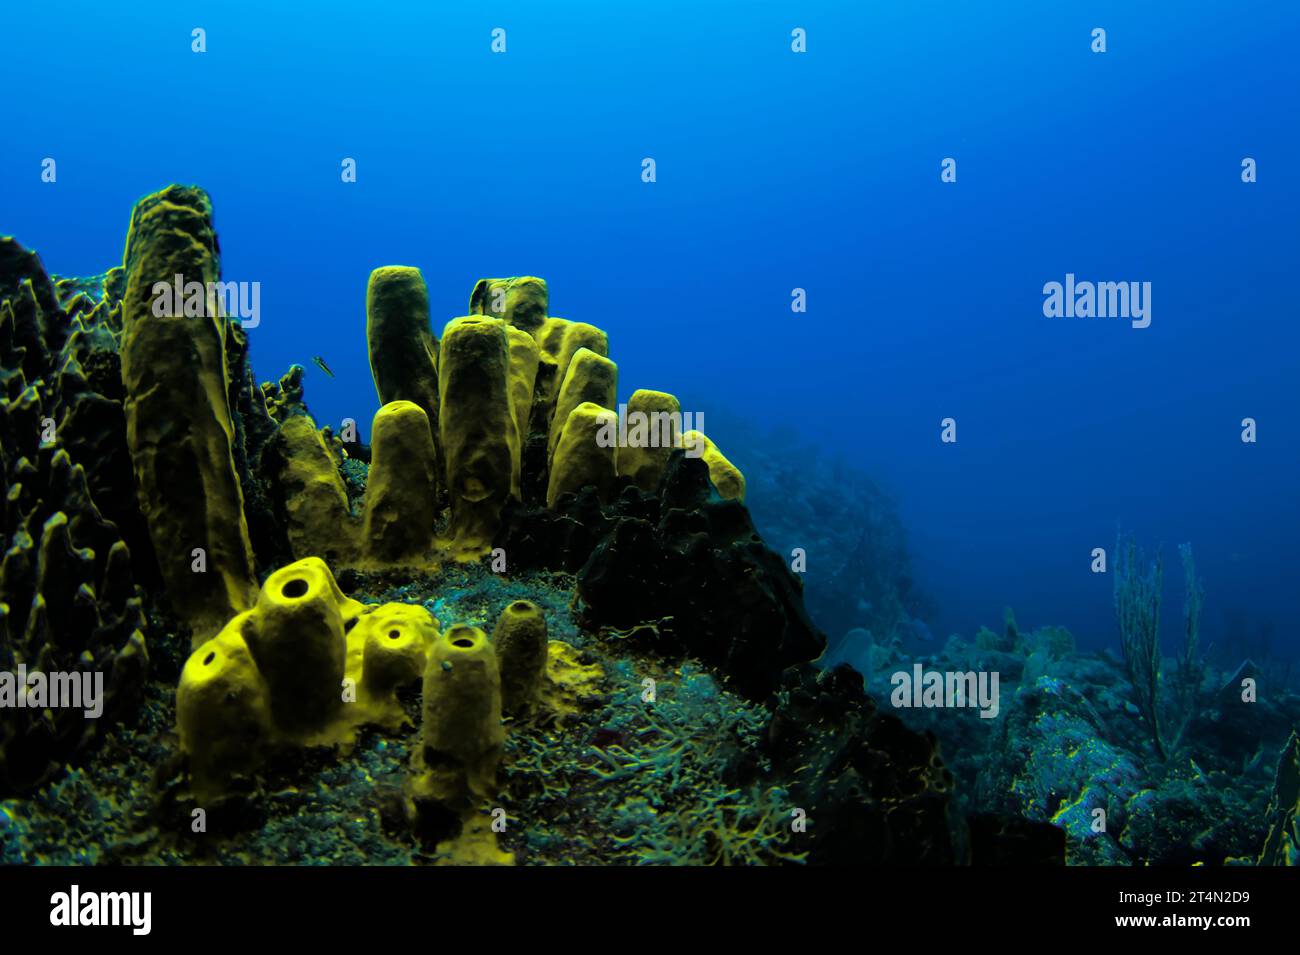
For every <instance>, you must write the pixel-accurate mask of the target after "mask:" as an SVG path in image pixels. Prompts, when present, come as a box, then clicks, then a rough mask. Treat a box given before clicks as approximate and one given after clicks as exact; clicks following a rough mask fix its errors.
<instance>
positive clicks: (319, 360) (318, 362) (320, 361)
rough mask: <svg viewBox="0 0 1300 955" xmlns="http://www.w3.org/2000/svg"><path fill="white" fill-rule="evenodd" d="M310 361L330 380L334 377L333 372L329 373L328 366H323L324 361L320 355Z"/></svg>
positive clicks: (314, 356)
mask: <svg viewBox="0 0 1300 955" xmlns="http://www.w3.org/2000/svg"><path fill="white" fill-rule="evenodd" d="M311 360H312V361H314V362H315V363H316V367H317V368H319V369H320V370H321V371H323V372H325V374H327V375H329V376H330V377H331V378H333V377H334V372H332V371H330V366H329V365H327V364H325V359H324V358H322V357H321V356H320V355H313V356H312V359H311Z"/></svg>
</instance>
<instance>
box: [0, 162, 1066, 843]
mask: <svg viewBox="0 0 1300 955" xmlns="http://www.w3.org/2000/svg"><path fill="white" fill-rule="evenodd" d="M177 275H180V276H182V277H183V279H182V289H180V290H178V291H180V292H182V293H184V294H183V295H177V296H175V297H176V298H177V299H181V300H183V302H182V307H181V311H180V312H176V311H175V310H173V311H172V313H170V314H169V313H168V310H167V309H165V308H164V309H162V310H161V311H160V310H158V309H157V308H156V306H157V305H158V302H159V301H160V297H161V296H162V294H163V291H166V289H164V287H163V286H164V284H165V283H167V282H172V281H173V280H174V279H175V277H176V276H177ZM0 280H2V281H3V285H0V292H3V299H4V300H3V303H2V304H0V357H3V359H4V368H5V371H4V375H5V378H4V385H5V403H4V405H3V410H4V415H3V419H2V426H3V429H4V431H3V436H4V439H5V440H4V465H5V475H6V482H7V488H8V490H9V496H8V500H9V501H10V504H9V505H8V506H7V508H6V512H5V522H6V523H5V531H6V536H7V544H6V546H7V551H6V556H5V559H4V564H3V567H0V575H2V576H0V583H3V590H2V591H0V595H2V596H3V598H4V603H3V604H0V616H3V623H4V630H3V633H2V634H0V636H3V641H2V642H0V649H2V650H3V651H4V653H5V660H6V662H13V663H15V664H17V663H20V662H22V663H28V662H30V663H32V664H33V665H39V666H46V667H49V666H53V665H55V664H58V665H61V666H69V667H85V668H87V669H91V668H98V669H108V670H109V671H110V680H109V683H110V687H111V689H110V697H111V698H113V699H114V700H116V701H117V702H116V704H115V706H116V711H117V713H118V717H119V719H120V722H119V723H117V724H115V725H116V726H117V730H116V731H115V732H114V733H113V734H112V736H111V737H110V740H109V741H107V743H106V744H105V745H100V746H99V747H94V746H86V747H81V748H80V750H79V751H78V752H77V756H76V758H77V760H78V763H79V765H78V766H74V767H71V768H70V769H69V770H68V771H67V772H66V773H65V774H64V775H63V776H62V777H61V778H59V777H57V776H56V775H55V773H54V772H53V771H52V769H51V767H52V766H55V765H57V760H59V759H61V758H63V757H64V756H66V755H68V754H69V753H71V752H73V751H74V750H78V746H77V744H78V742H79V741H80V740H81V738H82V737H84V735H85V733H84V730H85V727H84V725H82V724H81V722H79V721H78V720H77V719H71V718H64V719H65V724H66V725H57V722H56V725H55V726H54V728H53V730H51V729H50V727H49V726H48V725H46V724H47V723H48V721H46V723H41V724H39V725H38V722H39V721H33V720H32V719H31V718H30V717H27V716H20V717H19V720H18V722H17V723H15V722H14V721H13V720H12V719H10V717H9V715H8V713H6V714H5V717H4V718H5V723H4V724H3V725H4V727H5V736H4V737H3V739H2V741H0V742H2V743H3V747H2V749H0V753H2V755H3V763H0V766H3V767H4V769H5V774H6V780H7V784H8V785H10V786H13V785H15V783H14V780H16V779H17V780H20V781H21V782H23V783H25V784H27V785H28V786H29V787H32V786H37V787H39V788H38V789H37V791H36V792H35V793H34V794H33V796H32V798H30V799H28V800H25V801H23V802H21V803H19V802H10V803H6V804H4V806H3V812H4V818H5V820H6V823H5V825H6V828H7V831H8V832H9V833H10V834H11V838H10V839H8V840H6V844H5V849H4V860H5V861H33V860H36V861H68V859H67V857H66V855H64V854H62V853H64V852H65V849H63V848H60V846H61V845H62V843H61V842H60V841H59V840H60V837H59V836H58V835H56V834H57V833H58V832H60V826H61V825H63V824H65V823H61V822H60V820H65V819H66V817H67V816H68V814H70V813H74V812H79V811H80V810H79V809H77V808H74V807H76V806H84V805H86V804H94V805H98V806H100V807H101V808H102V811H97V812H96V813H93V814H91V816H90V817H89V818H92V819H93V820H94V822H93V826H94V827H96V833H95V834H94V835H93V836H92V837H90V838H88V840H87V841H88V844H91V845H93V846H94V849H93V851H92V852H91V853H90V854H89V855H88V856H87V857H86V858H85V859H79V860H77V861H89V860H93V861H105V860H124V859H129V860H133V861H162V862H184V861H195V860H200V859H201V860H211V861H219V862H227V863H231V862H253V861H321V860H329V859H339V860H346V859H359V860H362V861H406V862H411V861H416V862H423V863H431V864H499V863H510V862H514V861H527V862H574V861H599V860H603V861H617V862H624V863H639V864H657V863H677V864H707V865H712V864H722V865H727V864H805V863H842V862H855V863H862V862H891V863H893V862H898V863H918V862H922V863H946V862H961V861H969V860H971V859H987V860H996V861H999V862H1005V861H1012V860H1017V859H1019V860H1024V859H1032V860H1033V861H1035V862H1048V861H1059V852H1057V851H1056V850H1055V847H1056V846H1057V843H1056V842H1054V841H1053V839H1054V836H1053V835H1052V833H1055V832H1056V831H1057V830H1055V829H1051V831H1050V832H1045V831H1044V829H1043V828H1042V825H1041V824H1036V823H1035V822H1034V821H1033V820H1025V819H1023V818H1022V819H1012V818H1009V817H1007V816H1005V815H997V814H986V815H984V816H981V817H979V820H978V822H972V823H971V824H969V826H967V825H966V824H965V823H959V824H956V825H954V824H953V819H954V818H958V817H955V816H954V814H953V812H952V810H953V809H954V808H956V807H958V803H957V802H955V801H954V793H953V776H952V774H951V773H950V771H949V770H948V769H947V768H946V767H945V766H944V764H943V762H942V760H941V759H940V757H939V752H938V746H937V743H936V740H935V738H934V736H933V735H931V734H926V733H917V732H913V731H911V730H909V729H907V728H906V727H905V726H904V725H903V723H902V722H901V721H900V720H898V719H896V718H894V717H892V716H887V715H884V714H881V713H880V712H878V711H877V709H876V707H875V704H874V703H873V702H872V700H871V699H870V698H869V697H868V696H867V695H866V694H865V692H864V687H863V682H862V680H861V678H860V677H858V676H857V675H856V674H854V673H853V671H852V670H851V669H849V668H847V667H842V668H839V669H835V670H831V671H827V672H821V671H819V670H817V669H816V668H815V667H814V666H812V664H811V662H810V661H812V660H814V659H815V658H816V657H818V655H819V654H820V653H821V652H822V650H823V648H824V647H825V638H824V637H823V635H822V634H821V632H820V631H819V630H818V629H817V627H816V626H814V624H813V623H812V621H811V619H810V618H809V616H808V614H807V612H806V610H805V608H804V604H803V585H802V580H801V578H800V577H799V576H798V575H797V574H795V573H794V572H792V570H791V569H790V568H789V567H788V566H787V564H786V562H785V561H784V559H783V558H781V557H779V556H778V555H777V554H775V553H773V552H772V551H771V550H770V549H768V548H767V547H766V545H765V544H764V543H763V539H762V537H761V536H760V535H759V533H758V531H757V530H756V529H755V526H754V523H753V521H752V520H751V518H750V515H749V511H748V510H747V509H746V507H745V504H744V503H743V501H744V499H745V495H746V480H745V478H744V476H743V475H742V474H741V472H740V470H739V469H738V468H736V467H735V466H734V465H732V464H731V463H730V462H729V461H728V460H727V458H726V457H725V456H723V454H722V452H721V451H720V450H719V448H718V447H717V446H716V445H715V444H714V443H713V441H712V440H710V439H709V438H706V437H705V436H704V435H703V434H702V433H700V432H698V431H695V432H691V431H688V432H686V433H682V430H681V420H680V407H679V405H678V403H677V401H676V399H675V398H673V396H671V395H668V394H665V393H662V392H653V391H648V390H640V391H637V392H635V393H634V395H633V400H632V402H631V403H630V405H629V408H628V412H627V414H628V418H627V419H626V420H624V421H623V422H622V423H620V422H619V420H618V413H617V411H616V405H615V402H616V399H617V391H616V388H617V366H616V365H615V363H614V362H613V361H612V360H611V359H610V357H609V339H608V336H607V335H606V333H605V332H604V331H602V330H601V329H599V328H596V327H595V326H593V325H589V324H585V323H582V322H571V321H567V320H565V319H560V318H555V317H553V316H550V315H549V314H548V309H549V296H548V292H547V288H546V284H545V282H543V281H542V280H541V279H537V278H534V277H523V278H514V279H485V280H482V281H480V282H479V283H478V284H477V285H476V286H475V288H474V291H473V293H472V294H471V301H470V307H469V311H470V313H471V314H469V315H467V316H462V317H459V318H453V319H451V321H450V322H448V323H447V325H446V327H445V329H444V331H443V335H442V338H441V340H440V341H439V340H438V339H436V338H435V337H434V336H433V334H432V331H431V326H430V321H429V305H428V301H429V298H428V292H427V289H426V288H425V286H424V282H423V279H422V277H421V276H420V274H419V272H418V270H415V269H412V268H408V267H386V268H380V269H376V270H375V271H374V272H373V273H372V274H371V277H370V283H369V287H368V289H367V318H366V325H367V329H366V330H367V346H368V351H369V358H370V364H371V370H372V374H373V377H374V381H375V387H376V391H377V393H378V394H379V396H380V399H381V401H382V402H383V406H382V407H381V408H380V410H379V412H378V414H377V415H376V417H375V420H374V425H373V428H372V434H371V441H372V445H371V446H370V447H366V446H365V445H363V444H361V443H360V441H359V440H357V439H356V437H355V435H350V434H347V433H346V431H347V429H346V428H345V429H344V430H345V434H344V435H341V436H336V435H335V433H334V432H333V430H332V429H331V428H318V427H317V424H316V422H315V421H314V420H313V418H312V416H311V413H310V410H309V409H308V407H307V404H306V396H305V394H304V387H303V374H302V368H301V366H296V365H295V366H293V367H292V368H290V370H289V372H288V373H287V374H285V375H284V376H283V377H281V378H280V379H279V381H278V382H274V383H264V384H262V385H260V386H258V385H256V384H255V383H254V379H253V377H252V370H251V364H250V361H249V351H248V348H249V344H248V337H247V335H246V334H245V332H244V330H243V329H242V328H241V327H240V326H239V324H238V323H237V321H232V320H231V319H230V318H228V317H227V316H225V315H223V314H222V311H221V308H220V305H219V303H218V301H217V298H218V296H217V295H216V294H215V293H214V291H213V288H212V286H211V285H209V283H216V282H218V281H219V280H220V257H219V250H218V245H217V240H216V233H215V230H214V228H213V224H212V219H211V207H210V204H209V202H208V199H207V197H206V196H205V195H204V194H203V193H202V192H201V191H200V190H198V189H195V188H193V187H180V186H173V187H169V188H168V189H165V190H163V191H161V192H159V193H156V194H153V195H151V196H147V197H145V198H144V199H142V200H141V202H140V203H139V204H138V205H137V207H136V209H135V212H134V214H133V216H132V221H131V229H130V233H129V236H128V241H127V253H126V257H125V262H124V265H123V267H122V268H121V269H117V270H113V271H112V272H110V273H107V274H106V275H105V276H103V277H102V278H100V279H96V280H62V282H63V284H62V285H60V282H59V281H52V280H50V279H48V278H46V277H45V274H44V272H43V270H41V268H40V266H39V262H38V261H37V260H36V259H35V257H34V256H32V255H30V254H29V253H25V252H23V251H22V250H21V249H19V248H18V247H17V246H16V244H13V243H11V242H6V244H4V245H0ZM191 281H192V282H194V283H198V284H197V285H196V286H195V288H196V290H197V291H196V292H195V293H194V295H190V294H189V292H188V291H187V290H186V287H185V283H188V282H191ZM168 349H170V350H171V351H170V352H168V354H171V355H173V358H171V359H169V358H166V357H165V356H164V350H168ZM175 354H179V355H181V356H183V358H184V361H182V362H177V361H175V360H174V355H175ZM119 356H120V358H119ZM182 370H183V371H184V373H183V374H182V373H181V372H182ZM656 414H657V415H660V416H663V417H661V418H660V419H659V420H658V421H656V420H655V417H654V416H655V415H656ZM634 415H636V416H641V417H644V418H645V419H646V421H645V422H644V423H645V424H649V426H651V427H654V428H655V429H656V435H658V436H659V437H660V438H661V439H662V438H664V437H665V436H666V440H659V441H657V442H644V439H646V438H649V437H650V435H649V434H648V433H647V429H646V428H645V427H643V426H642V423H641V422H640V418H633V416H634ZM45 417H52V418H54V423H55V428H54V432H53V434H52V435H47V434H46V432H47V430H48V429H46V428H45V427H44V423H45V422H44V420H43V419H44V418H45ZM715 433H717V432H716V431H715ZM611 436H616V437H617V439H618V440H615V441H611V440H609V438H610V437H611ZM629 436H631V440H628V439H629ZM83 457H84V459H85V460H84V461H83V460H82V458H83ZM101 502H102V503H101ZM119 528H120V530H119ZM336 575H337V576H336ZM137 581H141V582H147V583H148V586H149V589H148V590H145V589H143V588H142V587H140V586H139V584H137V583H136V582H137ZM258 581H261V584H260V586H258ZM441 621H448V622H449V624H448V625H447V626H446V627H444V626H443V624H442V623H441ZM489 632H491V637H489V636H488V633H489ZM146 634H147V638H146ZM187 637H188V638H189V640H188V641H187V639H186V638H187ZM1058 642H1059V641H1058ZM187 643H188V646H189V649H188V651H187V649H186V647H187ZM1049 643H1051V641H1049ZM146 644H148V645H149V646H150V654H151V655H152V656H153V657H155V658H156V659H157V660H158V661H160V662H161V664H162V666H161V668H160V669H161V672H160V673H158V674H156V675H153V676H149V675H146V672H145V668H144V662H145V659H146V655H145V646H146ZM1056 645H1057V644H1056V643H1051V646H1056ZM186 656H188V658H187V659H186ZM173 685H174V686H175V687H176V689H175V691H174V693H173V692H171V690H170V687H171V686H173ZM24 720H25V721H26V722H23V721H24ZM173 726H174V727H175V733H174V735H173V734H172V732H171V730H170V728H171V727H173ZM15 727H16V729H15ZM42 733H44V734H46V735H45V736H42V735H41V734H42ZM33 754H36V756H34V755H33ZM37 756H38V757H39V758H37ZM143 765H154V766H157V767H158V769H157V772H156V773H155V774H153V776H152V777H151V778H149V779H140V778H138V777H139V775H140V774H138V773H137V774H132V773H130V772H129V771H127V770H128V769H129V767H132V766H135V767H139V766H143ZM124 806H129V807H131V808H130V809H129V810H124V809H122V808H121V807H124ZM1030 808H1033V807H1030ZM199 809H202V810H203V811H204V812H205V813H208V814H209V820H210V825H211V827H212V829H211V832H210V833H209V835H208V836H207V837H201V836H198V835H196V834H195V833H196V832H197V830H193V831H192V830H190V828H189V826H188V824H187V822H186V820H188V819H189V818H190V817H191V816H192V815H193V813H195V812H197V811H198V810H199ZM593 820H594V821H595V825H593V824H592V823H593ZM1048 829H1050V827H1048ZM973 847H978V851H975V849H974V848H973Z"/></svg>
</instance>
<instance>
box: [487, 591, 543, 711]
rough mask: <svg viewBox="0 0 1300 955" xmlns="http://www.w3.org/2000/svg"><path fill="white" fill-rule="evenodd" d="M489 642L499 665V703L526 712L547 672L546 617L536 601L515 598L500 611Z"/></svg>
mask: <svg viewBox="0 0 1300 955" xmlns="http://www.w3.org/2000/svg"><path fill="white" fill-rule="evenodd" d="M492 646H493V647H494V648H495V649H496V654H497V660H498V662H499V663H500V666H501V707H502V709H503V710H504V711H505V712H506V713H526V712H528V711H529V710H531V709H532V708H533V706H534V705H535V704H536V702H537V699H538V696H539V695H540V692H541V686H542V678H543V677H544V676H545V674H546V617H545V616H544V615H543V614H542V611H541V608H540V607H538V606H537V604H535V603H532V602H531V601H528V600H516V601H514V602H513V603H511V604H509V605H508V606H507V607H506V609H505V610H503V611H501V616H500V617H499V618H498V619H497V625H496V629H495V630H493V631H492Z"/></svg>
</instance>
